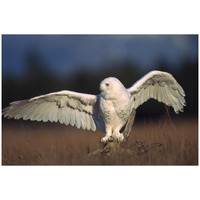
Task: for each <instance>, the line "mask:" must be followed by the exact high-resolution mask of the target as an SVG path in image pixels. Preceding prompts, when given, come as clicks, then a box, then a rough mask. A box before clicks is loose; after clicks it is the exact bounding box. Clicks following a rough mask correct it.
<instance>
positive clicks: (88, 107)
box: [3, 71, 186, 143]
mask: <svg viewBox="0 0 200 200" xmlns="http://www.w3.org/2000/svg"><path fill="white" fill-rule="evenodd" d="M100 91H101V93H100V94H98V95H91V94H83V93H78V92H72V91H68V90H64V91H60V92H54V93H50V94H46V95H41V96H37V97H34V98H31V99H28V100H22V101H15V102H12V103H10V105H9V106H8V107H7V108H5V109H3V115H4V117H6V118H9V119H10V118H14V119H21V118H22V119H24V120H28V119H29V120H32V121H43V122H47V121H50V122H60V123H61V124H66V125H69V124H70V125H72V126H74V125H76V127H77V128H83V129H86V130H93V131H95V130H96V127H98V128H99V129H100V130H102V131H103V132H105V133H106V135H105V137H103V138H102V139H101V142H103V143H107V142H108V141H109V140H110V139H111V138H112V140H113V139H114V140H118V141H123V140H124V135H123V133H120V130H121V129H122V128H123V127H124V125H125V124H126V123H127V121H128V119H129V117H130V115H131V111H132V109H137V108H138V107H139V106H140V105H142V104H143V103H144V102H146V101H147V100H148V99H150V98H153V99H156V100H158V101H159V102H162V103H164V104H166V105H168V106H172V107H173V109H174V111H175V113H177V114H178V113H179V111H181V112H183V107H184V106H185V105H186V104H185V98H184V97H185V92H184V91H183V89H182V87H181V86H180V85H179V84H178V83H177V81H176V80H175V79H174V78H173V76H172V75H171V74H169V73H167V72H161V71H151V72H149V73H148V74H146V75H145V76H143V77H142V78H141V79H139V80H138V81H137V82H136V83H135V84H134V85H132V86H131V87H130V88H128V89H126V88H125V87H124V85H123V84H122V83H121V82H120V81H119V80H118V79H117V78H114V77H110V78H106V79H104V80H103V81H102V82H101V83H100Z"/></svg>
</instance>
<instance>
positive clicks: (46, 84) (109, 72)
mask: <svg viewBox="0 0 200 200" xmlns="http://www.w3.org/2000/svg"><path fill="white" fill-rule="evenodd" d="M26 59H27V60H26V62H27V71H26V75H25V76H24V77H22V78H21V79H20V80H19V79H13V78H10V77H6V78H5V77H3V79H2V81H3V82H2V106H3V108H4V107H6V106H8V105H9V103H10V102H12V101H16V100H22V99H27V98H31V97H34V96H38V95H41V94H46V93H50V92H56V91H60V90H72V91H77V92H82V93H90V94H98V93H99V84H100V82H101V81H102V80H103V79H104V78H106V77H110V76H112V77H116V78H118V79H119V80H120V81H121V82H122V83H123V84H124V85H125V87H130V86H131V85H132V84H133V83H134V82H135V81H137V80H138V79H139V78H141V77H142V76H143V75H145V74H146V73H148V72H149V71H150V70H149V69H148V71H147V70H145V69H141V68H140V66H139V64H137V63H132V62H131V63H130V62H128V61H126V62H119V63H115V64H112V65H109V66H103V67H102V68H99V69H97V70H94V71H92V70H90V68H88V70H85V68H84V70H82V71H78V72H77V73H76V74H75V75H73V76H71V77H70V76H69V75H67V73H66V76H65V75H63V77H65V78H58V77H55V76H54V74H53V73H51V72H49V70H48V66H47V65H46V64H45V63H44V62H43V61H42V59H41V57H40V56H39V55H38V54H37V53H33V52H32V53H29V54H28V55H27V58H26ZM155 69H156V70H161V71H166V72H169V73H171V74H172V75H173V76H174V77H175V79H176V80H177V81H178V82H179V84H180V85H181V86H182V87H183V89H184V90H185V93H186V103H187V106H186V107H185V111H184V116H187V117H197V115H198V61H197V60H196V61H192V60H190V59H189V58H185V59H184V60H183V61H182V64H181V67H179V68H177V67H176V68H172V67H171V66H170V67H169V66H168V64H167V62H166V61H164V60H162V59H161V60H159V61H158V64H157V67H156V68H155ZM152 70H153V68H152ZM164 113H165V107H164V105H163V104H161V103H158V102H157V101H155V100H149V101H147V102H146V103H145V104H143V105H142V106H141V107H139V108H138V111H137V118H152V117H153V118H157V117H160V116H162V114H164ZM170 113H171V115H174V116H175V114H174V112H173V110H172V109H170Z"/></svg>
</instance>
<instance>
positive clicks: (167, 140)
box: [2, 117, 198, 165]
mask: <svg viewBox="0 0 200 200" xmlns="http://www.w3.org/2000/svg"><path fill="white" fill-rule="evenodd" d="M103 135H104V134H103V133H101V132H100V131H97V132H90V131H84V130H77V129H76V128H73V127H66V126H64V125H60V124H56V123H38V122H28V121H25V122H24V121H21V120H20V121H13V120H4V121H3V123H2V164H3V165H197V164H198V121H197V119H187V120H186V119H184V120H174V121H173V123H171V122H170V120H168V119H167V118H166V117H165V118H162V119H160V120H155V121H149V122H144V123H141V122H140V123H139V122H137V121H136V122H135V124H134V126H133V128H132V133H131V135H130V137H129V140H128V143H127V145H128V147H131V145H132V144H133V143H134V142H135V141H142V142H144V144H147V145H149V144H152V143H156V142H158V143H162V144H163V145H164V147H165V151H164V152H159V151H149V152H146V153H144V154H141V155H139V154H137V153H136V154H132V155H128V154H127V155H123V156H122V155H113V156H112V157H110V158H105V157H97V158H89V157H87V156H86V155H87V154H88V153H89V152H92V151H94V150H95V149H97V148H98V147H99V140H100V138H101V137H103Z"/></svg>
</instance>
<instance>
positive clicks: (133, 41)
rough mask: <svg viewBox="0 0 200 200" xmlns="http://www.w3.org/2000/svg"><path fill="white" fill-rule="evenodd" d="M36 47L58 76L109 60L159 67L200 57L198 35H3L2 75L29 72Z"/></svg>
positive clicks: (99, 64)
mask: <svg viewBox="0 0 200 200" xmlns="http://www.w3.org/2000/svg"><path fill="white" fill-rule="evenodd" d="M32 51H36V52H37V53H38V55H39V56H40V58H41V59H42V61H43V63H45V64H46V65H45V66H46V67H48V68H47V69H46V70H47V71H50V72H52V73H54V74H55V75H57V76H62V75H63V74H68V75H73V74H75V73H77V72H79V71H80V70H84V69H87V70H88V69H90V70H91V71H93V72H95V70H97V69H99V68H103V67H105V66H109V64H113V63H118V62H123V61H129V62H136V63H138V64H139V66H140V67H141V68H144V69H148V68H149V70H151V69H153V68H155V69H156V65H157V63H158V61H159V60H160V59H164V60H165V61H166V62H167V63H168V65H169V66H171V67H180V64H181V62H182V60H183V59H184V58H190V59H191V60H195V59H197V57H198V37H197V36H195V35H3V36H2V59H3V62H2V71H3V76H4V77H6V76H12V77H21V76H23V75H24V73H25V72H26V68H27V62H26V56H27V52H32Z"/></svg>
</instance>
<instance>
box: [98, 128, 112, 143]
mask: <svg viewBox="0 0 200 200" xmlns="http://www.w3.org/2000/svg"><path fill="white" fill-rule="evenodd" d="M111 139H112V129H111V128H109V129H106V135H105V137H103V138H101V140H100V142H101V143H107V142H109V141H110V140H111Z"/></svg>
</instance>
